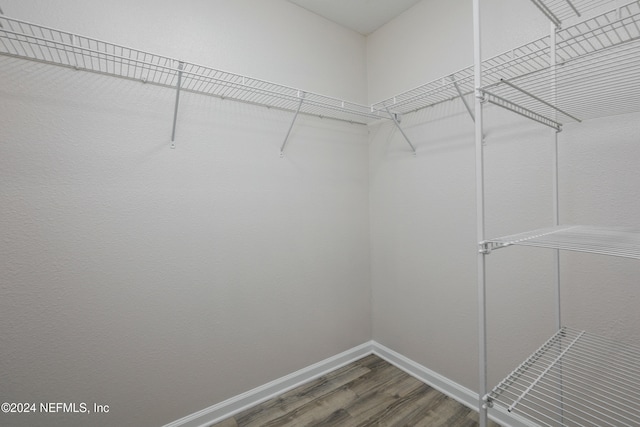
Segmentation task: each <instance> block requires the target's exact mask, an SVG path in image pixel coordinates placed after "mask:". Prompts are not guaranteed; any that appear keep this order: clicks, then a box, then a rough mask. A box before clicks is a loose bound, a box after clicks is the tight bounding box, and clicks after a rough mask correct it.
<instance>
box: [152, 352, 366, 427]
mask: <svg viewBox="0 0 640 427" xmlns="http://www.w3.org/2000/svg"><path fill="white" fill-rule="evenodd" d="M372 353H373V341H369V342H367V343H364V344H362V345H359V346H357V347H354V348H352V349H349V350H347V351H345V352H342V353H340V354H338V355H335V356H333V357H330V358H328V359H325V360H322V361H320V362H318V363H315V364H313V365H311V366H307V367H306V368H303V369H300V370H299V371H296V372H294V373H292V374H289V375H286V376H284V377H281V378H278V379H276V380H274V381H271V382H269V383H267V384H264V385H262V386H260V387H256V388H254V389H253V390H249V391H247V392H246V393H242V394H240V395H238V396H235V397H232V398H230V399H227V400H225V401H223V402H220V403H218V404H215V405H213V406H210V407H208V408H205V409H203V410H201V411H198V412H195V413H193V414H191V415H187V416H186V417H184V418H180V419H179V420H176V421H174V422H172V423H169V424H166V425H165V426H164V427H208V426H210V425H211V424H214V423H217V422H219V421H222V420H224V419H226V418H229V417H232V416H233V415H235V414H237V413H239V412H242V411H244V410H245V409H248V408H250V407H252V406H255V405H258V404H260V403H262V402H264V401H266V400H269V399H271V398H274V397H276V396H278V395H280V394H282V393H285V392H287V391H289V390H291V389H294V388H296V387H298V386H300V385H302V384H304V383H307V382H309V381H312V380H314V379H316V378H319V377H321V376H323V375H325V374H327V373H329V372H331V371H334V370H336V369H338V368H341V367H343V366H345V365H348V364H349V363H352V362H355V361H356V360H358V359H361V358H363V357H364V356H367V355H369V354H372Z"/></svg>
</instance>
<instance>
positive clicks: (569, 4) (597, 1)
mask: <svg viewBox="0 0 640 427" xmlns="http://www.w3.org/2000/svg"><path fill="white" fill-rule="evenodd" d="M531 2H532V3H533V4H534V5H535V6H536V7H537V8H538V9H540V12H542V13H543V14H544V15H545V16H546V17H547V18H548V19H549V20H550V21H551V22H553V23H554V24H555V25H556V26H557V27H560V26H561V25H562V23H563V22H564V21H565V20H568V19H573V18H581V17H582V15H583V14H584V13H586V12H588V11H590V10H593V9H597V8H599V7H602V6H611V5H615V3H616V2H615V0H604V1H603V0H531Z"/></svg>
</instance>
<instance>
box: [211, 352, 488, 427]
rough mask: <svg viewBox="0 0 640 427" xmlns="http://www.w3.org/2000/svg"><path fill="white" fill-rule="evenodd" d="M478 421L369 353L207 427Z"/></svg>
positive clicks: (396, 426)
mask: <svg viewBox="0 0 640 427" xmlns="http://www.w3.org/2000/svg"><path fill="white" fill-rule="evenodd" d="M477 425H478V414H477V412H475V411H473V410H471V409H469V408H467V407H465V406H463V405H462V404H460V403H458V402H456V401H455V400H453V399H451V398H449V397H447V396H445V395H443V394H442V393H440V392H438V391H436V390H434V389H433V388H431V387H429V386H428V385H426V384H424V383H422V382H420V381H418V380H417V379H415V378H413V377H412V376H410V375H408V374H406V373H405V372H404V371H401V370H400V369H398V368H396V367H395V366H393V365H391V364H389V363H387V362H385V361H384V360H382V359H380V358H379V357H377V356H374V355H371V356H367V357H365V358H363V359H360V360H358V361H356V362H354V363H351V364H350V365H347V366H345V367H343V368H341V369H338V370H336V371H333V372H331V373H329V374H327V375H325V376H323V377H321V378H318V379H317V380H315V381H312V382H310V383H308V384H304V385H302V386H300V387H298V388H296V389H293V390H291V391H289V392H287V393H285V394H283V395H281V396H278V397H276V398H274V399H272V400H269V401H267V402H264V403H262V404H261V405H258V406H255V407H253V408H250V409H248V410H246V411H244V412H241V413H239V414H237V415H236V416H235V417H232V418H229V419H227V420H225V421H222V422H221V423H217V424H214V425H212V426H211V427H281V426H290V427H304V426H340V427H364V426H388V427H401V426H402V427H405V426H430V427H432V426H433V427H438V426H446V427H474V426H477ZM491 425H493V426H496V424H493V423H492V424H491Z"/></svg>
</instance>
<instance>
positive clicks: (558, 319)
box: [549, 23, 564, 425]
mask: <svg viewBox="0 0 640 427" xmlns="http://www.w3.org/2000/svg"><path fill="white" fill-rule="evenodd" d="M549 28H550V40H549V44H550V47H551V51H550V52H549V54H550V55H551V57H550V58H549V64H550V65H551V69H552V70H553V79H552V80H551V102H552V103H553V105H558V99H557V98H558V92H557V86H556V78H555V77H556V70H555V66H556V65H557V62H558V61H557V55H556V53H557V52H556V47H557V34H558V33H557V31H558V28H557V27H556V26H555V25H554V24H553V23H551V25H550V26H549ZM552 118H553V119H554V120H556V121H557V119H558V112H557V111H556V110H554V112H553V116H552ZM558 134H559V132H558V131H556V132H554V133H553V153H552V154H553V155H552V165H551V167H552V169H551V173H552V175H553V225H556V226H557V225H560V196H559V169H558ZM553 270H554V271H553V273H554V274H553V276H554V281H555V283H554V285H555V305H556V307H555V308H556V310H555V311H556V312H555V327H556V331H559V330H560V328H561V327H562V304H561V302H562V300H561V288H560V250H559V249H555V250H554V251H553ZM559 345H560V346H561V345H562V343H559ZM557 368H558V369H559V370H560V372H559V373H558V375H559V378H560V383H559V388H560V390H559V395H560V418H559V420H558V422H559V423H560V424H561V425H562V424H564V385H563V369H562V360H561V361H559V364H558V366H557Z"/></svg>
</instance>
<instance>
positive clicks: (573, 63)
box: [482, 1, 640, 130]
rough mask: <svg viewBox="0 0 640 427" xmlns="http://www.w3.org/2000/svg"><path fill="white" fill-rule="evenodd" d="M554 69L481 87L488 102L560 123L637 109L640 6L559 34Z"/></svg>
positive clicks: (639, 97) (554, 124) (630, 6)
mask: <svg viewBox="0 0 640 427" xmlns="http://www.w3.org/2000/svg"><path fill="white" fill-rule="evenodd" d="M557 37H558V43H557V58H558V61H559V63H558V65H555V66H548V67H545V68H542V69H539V70H536V71H533V72H531V73H527V74H523V75H521V76H518V77H511V78H509V77H503V78H501V79H500V80H499V81H496V82H494V83H490V84H487V85H485V86H483V88H482V92H483V93H484V95H485V96H486V99H487V101H489V102H491V103H493V104H496V105H499V106H501V107H503V108H507V109H510V110H512V111H514V112H517V113H519V114H522V112H523V111H526V112H527V113H526V114H523V115H525V116H527V117H530V118H532V119H534V120H536V119H537V120H538V121H540V122H543V123H545V124H548V125H549V126H551V127H555V128H556V129H558V130H559V129H560V123H564V122H571V121H581V120H584V119H591V118H596V117H603V116H608V115H616V114H624V113H630V112H635V111H640V81H639V80H638V78H637V76H638V73H640V2H638V1H634V2H633V3H630V4H627V5H626V6H624V7H621V8H619V9H616V10H614V11H610V12H608V13H605V14H602V15H599V16H597V17H595V18H592V19H590V20H587V21H585V22H582V23H580V24H576V25H574V26H572V27H569V28H567V29H564V30H561V31H559V32H558V33H557Z"/></svg>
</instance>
